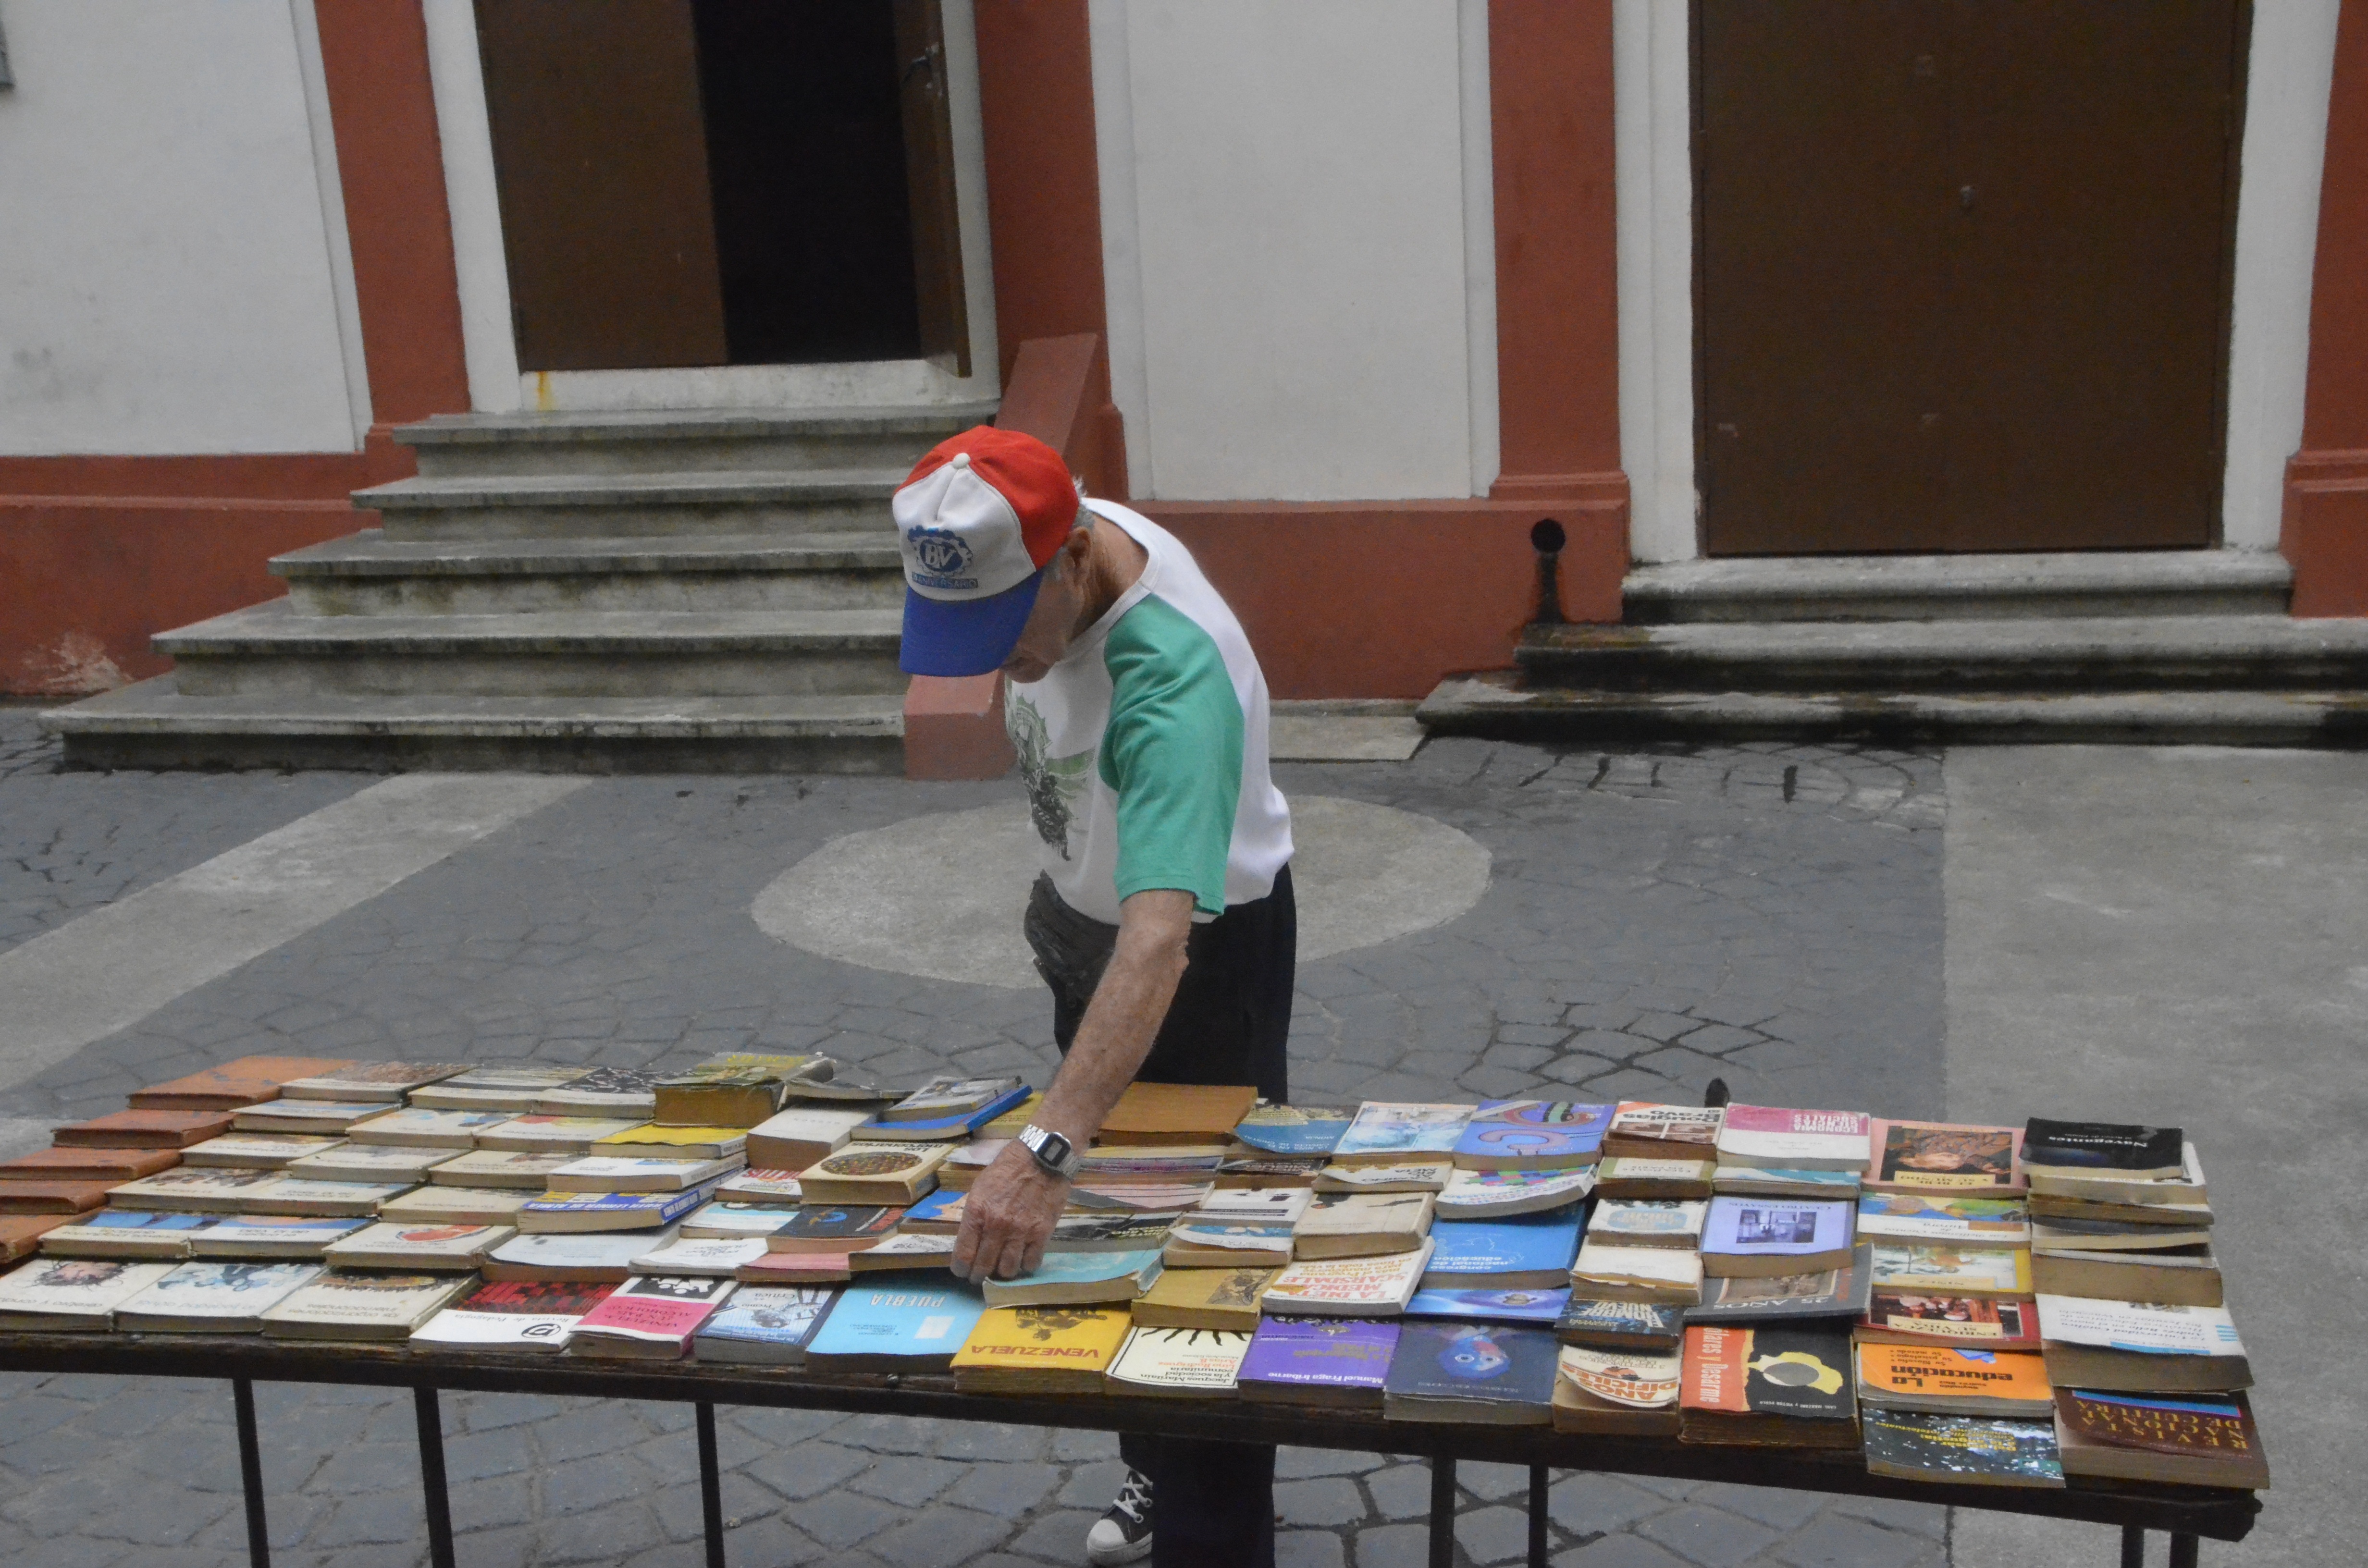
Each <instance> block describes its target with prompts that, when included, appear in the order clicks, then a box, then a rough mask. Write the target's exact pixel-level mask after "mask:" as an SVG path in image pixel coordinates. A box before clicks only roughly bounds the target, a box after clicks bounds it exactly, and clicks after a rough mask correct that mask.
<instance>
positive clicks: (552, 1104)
mask: <svg viewBox="0 0 2368 1568" xmlns="http://www.w3.org/2000/svg"><path fill="white" fill-rule="evenodd" d="M534 1108H535V1109H536V1110H538V1111H541V1112H543V1113H545V1114H546V1115H551V1116H584V1115H586V1114H596V1115H597V1114H598V1113H600V1112H604V1111H605V1112H609V1113H611V1114H614V1115H618V1116H625V1115H631V1114H633V1113H636V1112H638V1113H640V1114H641V1115H643V1116H646V1115H648V1114H649V1113H650V1112H651V1111H653V1110H655V1109H656V1108H657V1078H656V1075H655V1074H650V1073H644V1072H643V1071H642V1070H641V1069H639V1068H637V1067H595V1068H594V1069H592V1071H590V1072H589V1073H586V1074H584V1076H582V1077H581V1078H576V1079H573V1080H571V1081H569V1082H568V1083H565V1084H563V1085H560V1086H559V1087H557V1088H552V1089H545V1090H544V1091H543V1092H542V1093H541V1094H540V1095H538V1096H535V1101H534Z"/></svg>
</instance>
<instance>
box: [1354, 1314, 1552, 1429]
mask: <svg viewBox="0 0 2368 1568" xmlns="http://www.w3.org/2000/svg"><path fill="white" fill-rule="evenodd" d="M1561 1356H1562V1346H1561V1344H1560V1342H1558V1341H1557V1340H1556V1339H1555V1338H1554V1335H1553V1333H1552V1332H1551V1331H1549V1330H1546V1329H1542V1328H1519V1327H1515V1326H1513V1325H1510V1324H1465V1323H1409V1324H1405V1325H1404V1326H1403V1327H1402V1328H1401V1329H1400V1331H1399V1333H1398V1347H1397V1349H1396V1350H1395V1352H1394V1353H1393V1354H1392V1355H1391V1357H1390V1372H1389V1379H1388V1381H1387V1382H1385V1383H1384V1384H1383V1401H1382V1413H1383V1415H1385V1416H1387V1417H1388V1418H1389V1419H1390V1420H1393V1421H1459V1422H1467V1423H1477V1424H1480V1425H1483V1426H1545V1425H1547V1424H1548V1423H1549V1422H1551V1421H1552V1420H1553V1419H1554V1376H1555V1367H1556V1365H1557V1363H1558V1362H1559V1360H1560V1358H1561Z"/></svg>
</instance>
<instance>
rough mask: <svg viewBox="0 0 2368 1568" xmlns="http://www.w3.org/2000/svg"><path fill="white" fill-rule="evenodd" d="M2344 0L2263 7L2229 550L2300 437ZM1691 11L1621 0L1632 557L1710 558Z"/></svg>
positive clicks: (1625, 460) (2254, 529)
mask: <svg viewBox="0 0 2368 1568" xmlns="http://www.w3.org/2000/svg"><path fill="white" fill-rule="evenodd" d="M2339 5H2340V0H2262V3H2261V4H2258V5H2256V6H2254V7H2253V36H2252V40H2251V48H2250V53H2249V63H2248V70H2247V84H2248V85H2247V89H2246V97H2247V103H2246V112H2245V137H2244V144H2243V147H2242V150H2241V153H2240V162H2239V184H2238V189H2237V276H2236V282H2235V289H2234V300H2233V305H2234V310H2233V312H2232V328H2231V338H2230V343H2229V351H2228V452H2227V469H2226V479H2225V483H2224V488H2223V494H2222V499H2221V528H2222V534H2223V539H2224V542H2225V544H2226V547H2227V548H2229V549H2231V550H2254V551H2261V550H2275V549H2276V548H2277V543H2278V517H2279V509H2280V506H2281V504H2282V499H2283V476H2284V471H2285V462H2286V459H2287V458H2288V457H2290V456H2292V455H2293V453H2294V449H2295V447H2296V446H2298V445H2299V444H2300V443H2301V440H2302V408H2303V383H2304V376H2305V370H2306V369H2307V358H2308V351H2309V344H2310V275H2311V264H2312V258H2313V256H2314V255H2315V253H2316V250H2317V233H2318V184H2319V170H2320V165H2322V163H2323V162H2324V160H2325V156H2326V147H2327V100H2328V86H2329V83H2330V81H2331V79H2332V73H2333V65H2334V57H2335V19H2336V12H2337V10H2338V7H2339ZM1687 11H1688V7H1687V0H1615V4H1614V7H1613V12H1612V40H1613V41H1612V49H1613V57H1614V70H1615V73H1616V75H1615V90H1614V114H1615V117H1616V131H1617V135H1618V138H1619V149H1618V201H1619V210H1620V236H1619V255H1620V449H1621V463H1622V467H1624V468H1625V469H1626V470H1627V471H1628V483H1629V486H1630V496H1631V506H1632V512H1631V516H1632V518H1633V521H1632V523H1631V527H1630V535H1629V538H1630V547H1631V552H1632V553H1633V554H1634V556H1635V558H1636V559H1637V560H1638V561H1644V562H1652V561H1688V560H1691V559H1693V558H1694V557H1695V556H1696V555H1698V554H1699V553H1700V542H1699V540H1700V532H1699V528H1698V527H1697V517H1698V511H1699V500H1698V497H1697V494H1696V491H1695V487H1694V450H1693V446H1694V442H1693V432H1694V370H1693V297H1692V289H1693V243H1694V242H1693V216H1692V213H1693V165H1692V159H1691V134H1692V106H1691V99H1690V96H1689V95H1690V93H1691V59H1690V53H1689V51H1690V47H1691V46H1690V43H1689V40H1688V36H1687V35H1688V15H1687Z"/></svg>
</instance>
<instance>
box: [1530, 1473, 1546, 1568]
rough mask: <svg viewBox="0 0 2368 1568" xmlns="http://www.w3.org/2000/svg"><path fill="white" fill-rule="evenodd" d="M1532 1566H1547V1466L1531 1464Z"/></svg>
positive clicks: (1543, 1567)
mask: <svg viewBox="0 0 2368 1568" xmlns="http://www.w3.org/2000/svg"><path fill="white" fill-rule="evenodd" d="M1530 1568H1546V1467H1545V1466H1543V1465H1542V1464H1533V1465H1531V1466H1530Z"/></svg>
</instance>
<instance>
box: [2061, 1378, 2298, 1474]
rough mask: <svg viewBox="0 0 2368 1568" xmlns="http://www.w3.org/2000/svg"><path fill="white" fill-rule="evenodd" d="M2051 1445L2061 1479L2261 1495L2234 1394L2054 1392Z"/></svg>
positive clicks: (2245, 1420) (2243, 1409)
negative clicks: (2058, 1454)
mask: <svg viewBox="0 0 2368 1568" xmlns="http://www.w3.org/2000/svg"><path fill="white" fill-rule="evenodd" d="M2055 1441H2056V1444H2057V1446H2058V1447H2059V1448H2060V1449H2062V1451H2063V1456H2064V1472H2065V1473H2066V1475H2087V1476H2102V1477H2107V1478H2110V1479H2112V1480H2117V1481H2168V1482H2173V1483H2179V1484H2181V1485H2187V1486H2234V1487H2241V1488H2244V1489H2247V1490H2249V1491H2260V1490H2261V1489H2263V1488H2265V1487H2267V1486H2268V1485H2269V1483H2270V1468H2269V1461H2268V1460H2266V1459H2265V1458H2264V1457H2263V1455H2262V1452H2261V1434H2260V1429H2259V1428H2257V1427H2256V1426H2254V1425H2253V1412H2252V1409H2251V1407H2250V1406H2249V1405H2248V1404H2247V1403H2246V1402H2245V1396H2244V1395H2243V1394H2241V1393H2230V1394H2212V1395H2193V1396H2190V1397H2187V1398H2184V1399H2166V1398H2162V1397H2159V1396H2151V1395H2146V1394H2126V1393H2100V1392H2096V1391H2094V1390H2091V1389H2059V1390H2057V1391H2056V1394H2055Z"/></svg>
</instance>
